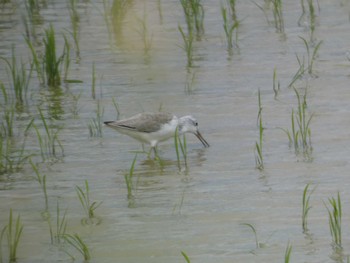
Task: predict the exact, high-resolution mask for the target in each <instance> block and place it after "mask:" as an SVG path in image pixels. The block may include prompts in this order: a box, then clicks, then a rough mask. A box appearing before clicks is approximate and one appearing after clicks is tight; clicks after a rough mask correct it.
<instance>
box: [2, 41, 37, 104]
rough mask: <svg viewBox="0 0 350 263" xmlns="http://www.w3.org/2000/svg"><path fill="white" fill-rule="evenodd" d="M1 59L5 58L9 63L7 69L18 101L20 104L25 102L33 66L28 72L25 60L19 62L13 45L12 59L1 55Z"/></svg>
mask: <svg viewBox="0 0 350 263" xmlns="http://www.w3.org/2000/svg"><path fill="white" fill-rule="evenodd" d="M0 59H1V60H3V61H4V62H5V63H6V65H7V70H8V74H9V77H10V79H11V82H12V89H13V91H14V94H15V98H16V102H17V103H18V104H23V103H24V102H25V101H26V98H27V91H28V86H29V82H30V77H31V74H32V69H33V67H32V66H31V67H30V70H29V73H27V70H26V67H25V64H24V63H23V62H21V64H20V65H18V64H17V61H16V55H15V48H14V46H12V57H11V60H9V59H7V58H4V57H0Z"/></svg>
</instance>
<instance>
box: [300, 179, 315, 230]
mask: <svg viewBox="0 0 350 263" xmlns="http://www.w3.org/2000/svg"><path fill="white" fill-rule="evenodd" d="M309 187H310V184H307V185H306V186H305V188H304V191H303V199H302V207H303V209H302V227H303V232H304V233H306V232H307V231H308V228H307V217H308V214H309V211H310V209H311V206H310V197H311V194H312V193H313V191H314V190H315V188H314V189H313V190H311V191H310V190H309Z"/></svg>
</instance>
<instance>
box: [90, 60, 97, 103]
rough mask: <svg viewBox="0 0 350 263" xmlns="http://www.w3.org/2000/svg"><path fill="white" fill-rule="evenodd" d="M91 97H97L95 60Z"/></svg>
mask: <svg viewBox="0 0 350 263" xmlns="http://www.w3.org/2000/svg"><path fill="white" fill-rule="evenodd" d="M91 76H92V77H91V97H92V98H93V99H96V70H95V62H93V63H92V72H91Z"/></svg>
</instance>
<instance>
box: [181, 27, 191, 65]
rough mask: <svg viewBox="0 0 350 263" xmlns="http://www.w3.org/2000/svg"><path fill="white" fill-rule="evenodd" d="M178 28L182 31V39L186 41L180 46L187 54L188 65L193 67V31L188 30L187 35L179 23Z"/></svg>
mask: <svg viewBox="0 0 350 263" xmlns="http://www.w3.org/2000/svg"><path fill="white" fill-rule="evenodd" d="M178 29H179V31H180V33H181V36H182V39H183V41H184V45H183V46H180V47H181V48H182V49H183V50H184V51H185V52H186V56H187V67H192V64H193V34H192V31H188V32H187V35H186V34H185V33H184V31H183V30H182V27H181V26H180V25H179V26H178Z"/></svg>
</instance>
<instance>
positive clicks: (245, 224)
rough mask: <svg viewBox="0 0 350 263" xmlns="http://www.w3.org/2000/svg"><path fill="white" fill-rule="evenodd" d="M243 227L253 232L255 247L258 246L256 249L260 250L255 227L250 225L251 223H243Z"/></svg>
mask: <svg viewBox="0 0 350 263" xmlns="http://www.w3.org/2000/svg"><path fill="white" fill-rule="evenodd" d="M241 225H243V226H247V227H249V228H250V229H251V230H252V231H253V234H254V237H255V246H256V248H259V247H260V244H259V241H258V234H257V232H256V230H255V227H254V226H253V225H252V224H249V223H243V224H241Z"/></svg>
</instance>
